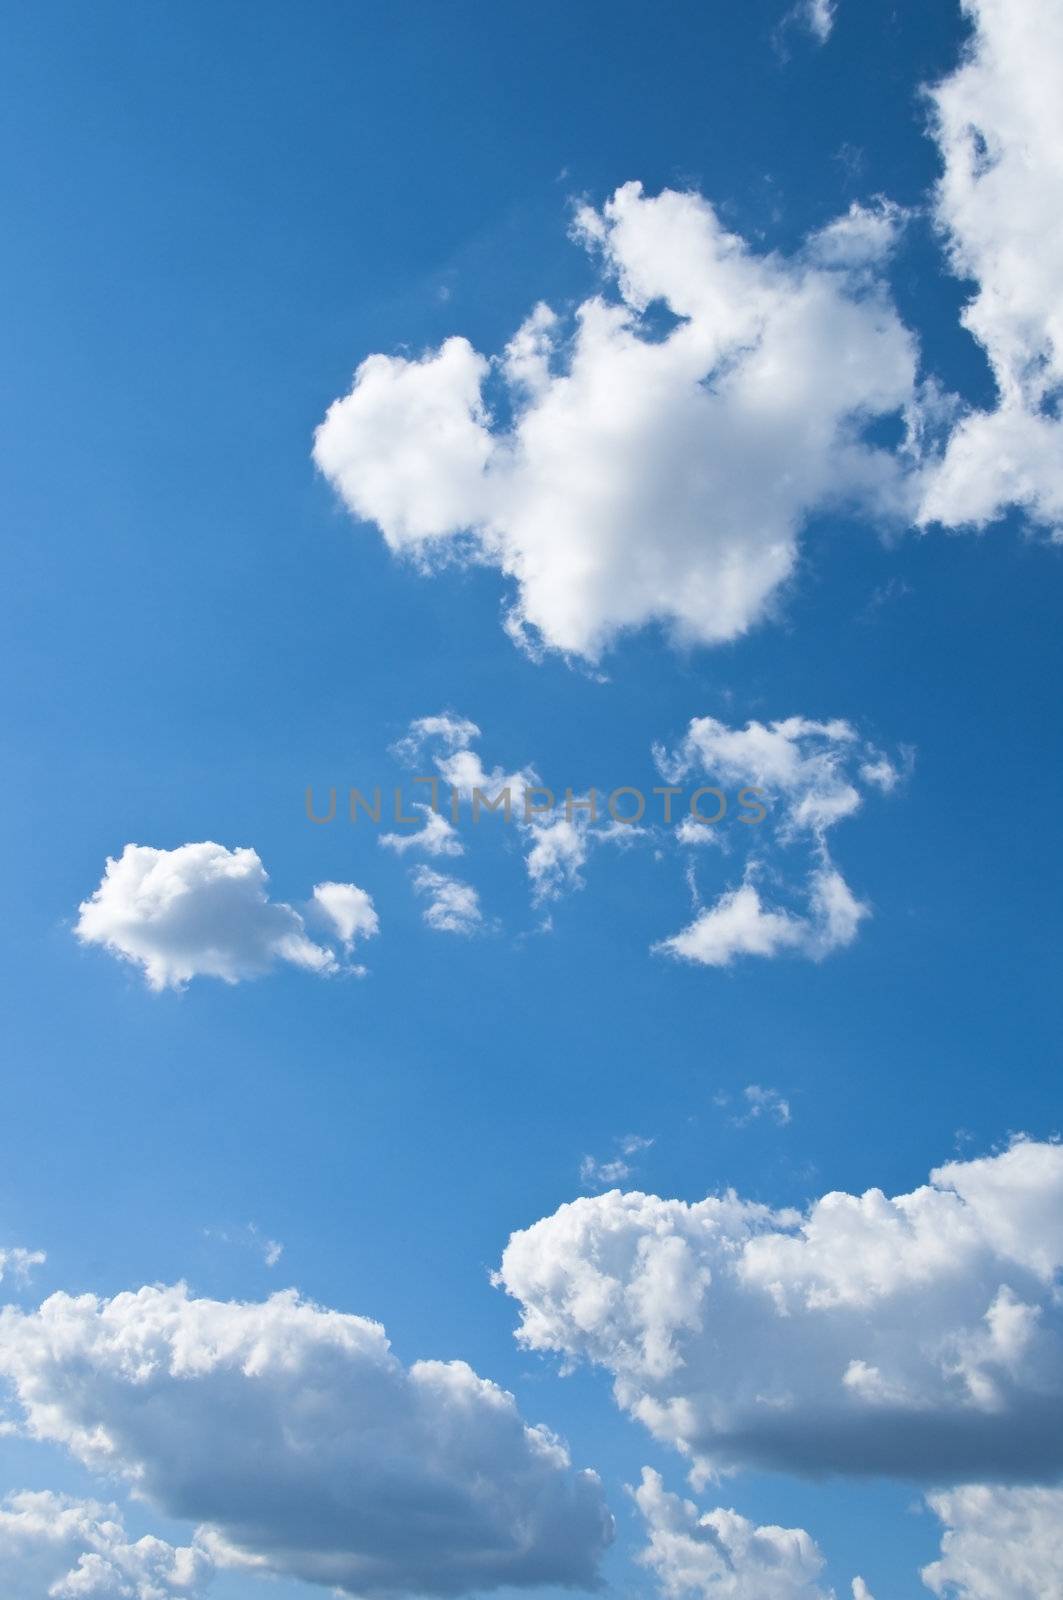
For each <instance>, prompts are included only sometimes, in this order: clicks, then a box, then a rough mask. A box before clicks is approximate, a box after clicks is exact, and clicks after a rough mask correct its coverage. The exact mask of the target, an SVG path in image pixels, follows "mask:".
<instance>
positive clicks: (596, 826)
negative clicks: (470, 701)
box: [381, 712, 641, 932]
mask: <svg viewBox="0 0 1063 1600" xmlns="http://www.w3.org/2000/svg"><path fill="white" fill-rule="evenodd" d="M480 737H481V733H480V729H479V728H478V727H477V725H476V723H475V722H471V721H469V719H468V718H467V717H459V716H456V715H454V714H453V713H452V712H444V713H441V714H440V715H438V716H433V717H420V718H418V720H417V721H415V722H413V723H411V724H410V728H409V730H408V731H407V733H406V734H405V735H404V736H403V738H402V739H400V740H399V741H398V743H397V744H395V745H393V746H392V753H393V754H394V755H396V756H397V757H398V758H399V759H400V760H402V761H404V762H405V763H406V764H407V765H410V766H414V765H417V764H418V763H419V762H424V763H428V762H430V763H431V764H432V765H433V766H434V767H435V770H436V772H437V773H438V780H437V781H438V784H439V789H438V791H437V793H436V796H435V801H436V804H437V805H438V806H439V807H440V809H439V810H438V811H433V809H432V808H431V806H430V805H429V804H428V803H425V804H423V805H420V806H419V807H418V809H419V810H420V811H421V812H422V813H423V815H424V822H423V824H422V825H421V826H420V827H419V828H418V829H417V831H416V832H414V833H410V834H405V835H399V834H386V835H385V836H384V838H383V839H382V840H381V843H382V844H384V845H387V846H388V847H389V848H391V849H394V850H396V851H398V852H399V853H405V852H406V851H407V850H414V849H420V850H423V851H424V852H425V853H426V854H428V855H461V854H463V853H464V845H463V844H462V842H461V840H460V839H459V838H458V835H457V830H456V829H455V827H454V826H453V824H452V823H451V822H449V821H448V820H447V817H446V815H445V812H444V809H443V808H445V807H446V806H448V805H449V804H450V799H449V797H450V796H451V795H455V796H457V797H458V802H459V804H462V805H464V807H465V810H466V815H467V814H468V811H469V807H470V806H471V807H472V808H473V814H474V816H475V815H476V814H477V810H476V808H477V806H479V807H480V808H481V811H482V813H483V815H485V816H487V815H489V814H488V812H487V809H486V808H487V806H488V805H489V804H490V803H491V802H493V801H498V800H499V797H500V796H502V795H503V794H504V793H505V792H506V791H508V793H509V809H508V810H505V809H502V810H501V811H500V815H501V816H503V817H504V818H505V820H506V821H510V820H511V821H512V824H513V826H514V827H515V828H516V830H517V832H518V834H519V836H520V838H521V840H522V842H523V844H524V847H525V854H524V865H525V869H526V871H527V874H528V882H529V885H530V888H531V896H532V903H533V904H534V905H542V904H543V903H544V902H545V901H548V900H556V899H558V898H559V897H560V896H561V895H562V894H565V893H567V892H568V891H570V890H573V889H579V888H582V887H583V881H584V880H583V877H582V869H583V867H584V866H585V865H586V863H587V859H588V857H589V855H590V852H591V849H592V846H593V845H595V844H601V843H610V842H613V843H616V842H618V843H627V842H629V841H630V839H631V838H632V837H634V836H636V835H638V834H639V833H640V831H641V830H640V829H638V828H634V827H628V826H625V825H617V824H614V823H613V822H612V821H610V820H595V821H592V820H591V818H590V814H589V811H588V809H587V807H586V806H585V805H583V804H581V803H579V802H578V801H576V800H574V803H573V805H572V807H571V809H569V808H567V807H566V806H565V805H564V804H552V803H551V800H550V795H551V791H549V790H547V789H543V788H542V785H541V779H540V777H539V774H538V773H537V771H536V769H535V767H534V766H532V765H530V764H526V765H525V766H523V767H521V768H520V769H519V770H518V771H515V772H506V771H505V769H504V768H502V767H499V766H495V767H492V768H490V769H488V768H487V767H486V766H485V765H484V762H483V758H482V757H481V755H480V753H479V751H477V750H475V749H474V748H473V745H474V744H475V742H476V741H477V740H478V739H479V738H480ZM422 776H424V775H423V774H422ZM532 791H535V792H534V793H532ZM477 793H478V794H479V797H480V798H479V800H477V798H476V796H477ZM526 794H530V795H531V800H530V804H531V805H533V806H536V807H539V808H541V813H542V814H540V815H535V814H534V813H532V812H528V813H527V814H526V812H525V796H526ZM583 798H584V799H585V798H586V797H583ZM504 804H505V802H504V801H502V802H501V805H502V806H503V807H504ZM474 826H475V823H474ZM413 881H414V887H415V888H416V889H417V890H418V891H419V892H421V893H429V894H432V895H433V896H434V897H435V898H433V902H432V906H430V908H429V911H430V912H431V913H432V915H431V916H430V915H429V914H428V913H426V916H425V920H426V921H428V922H429V925H430V926H436V927H440V926H443V925H444V922H443V921H441V920H440V919H445V921H446V922H447V923H449V922H451V921H454V922H455V923H456V925H455V926H454V927H449V928H448V931H452V932H468V931H470V930H471V928H472V927H474V926H476V925H478V924H479V922H480V920H481V919H480V915H479V908H478V901H477V899H476V893H475V890H473V889H471V888H469V887H468V886H467V885H464V884H461V883H460V882H459V880H457V879H455V878H450V877H446V876H445V875H443V874H441V873H438V872H434V871H432V870H431V869H429V868H420V869H419V870H418V871H417V872H416V873H415V875H414V880H413ZM437 904H438V905H439V906H440V910H439V911H438V912H435V911H434V910H433V907H434V906H435V905H437ZM463 907H464V911H463Z"/></svg>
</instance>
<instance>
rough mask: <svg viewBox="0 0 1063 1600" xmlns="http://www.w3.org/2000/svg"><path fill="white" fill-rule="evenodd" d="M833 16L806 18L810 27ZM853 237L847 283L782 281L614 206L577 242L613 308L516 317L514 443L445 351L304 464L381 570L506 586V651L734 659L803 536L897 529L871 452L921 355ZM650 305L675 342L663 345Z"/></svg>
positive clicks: (899, 482) (726, 248) (635, 210)
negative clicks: (705, 647) (377, 538)
mask: <svg viewBox="0 0 1063 1600" xmlns="http://www.w3.org/2000/svg"><path fill="white" fill-rule="evenodd" d="M828 9H829V8H828V7H826V6H824V5H818V4H817V6H816V7H814V8H813V12H812V15H814V16H816V17H817V18H818V19H819V20H820V24H821V25H822V23H823V22H824V20H825V19H826V16H827V12H828ZM856 232H859V234H860V249H859V251H857V252H856V254H857V255H858V256H859V260H858V261H857V262H855V264H854V256H853V251H852V249H850V250H848V251H846V250H845V249H840V250H839V249H836V250H835V252H834V255H833V257H832V256H831V252H830V249H829V247H828V246H826V245H825V243H824V240H825V239H826V238H827V237H828V235H827V234H823V235H818V236H816V237H815V238H813V239H812V240H811V241H810V243H809V247H808V249H807V250H806V251H804V252H802V253H800V254H798V255H797V256H794V257H792V258H790V259H786V258H784V257H782V256H780V255H778V254H771V255H757V254H756V253H754V252H753V251H752V250H751V249H750V248H749V247H748V246H747V245H746V243H745V242H744V241H743V240H741V239H740V238H738V237H736V236H735V235H733V234H729V233H728V232H726V230H725V229H724V228H723V227H722V225H721V223H720V220H719V217H718V216H717V214H716V212H715V211H714V209H713V207H712V206H711V205H710V204H709V203H708V202H707V201H706V200H704V199H702V198H701V197H700V196H699V195H697V194H693V193H685V194H681V193H676V192H673V191H668V190H666V191H665V192H663V193H662V194H660V195H658V196H656V197H650V196H647V195H645V194H644V193H643V191H642V188H641V186H640V185H639V184H636V183H629V184H626V185H624V186H623V187H622V188H620V189H618V190H617V191H616V193H615V194H614V195H613V197H612V199H610V200H609V201H608V202H607V203H606V204H605V206H604V207H603V208H602V210H601V211H600V212H597V211H594V210H593V209H591V208H590V207H584V208H583V209H582V210H581V211H580V213H579V217H578V222H577V229H576V233H577V236H578V238H579V239H580V240H581V241H582V242H583V243H584V244H585V245H586V246H587V247H588V249H590V250H592V251H594V252H596V253H598V254H599V256H600V259H601V262H602V265H603V268H604V272H605V276H606V278H607V280H608V281H609V282H610V283H611V284H613V285H615V287H616V289H617V291H618V294H619V298H618V299H606V298H603V297H601V296H594V297H592V298H590V299H588V300H586V301H584V303H583V304H582V305H581V306H580V307H579V310H578V312H577V315H576V319H575V324H574V327H573V328H572V330H571V331H570V332H566V331H565V329H564V328H563V326H562V324H561V322H560V321H559V319H558V318H557V317H556V316H555V315H554V313H553V312H552V311H550V310H549V308H547V307H545V306H540V307H538V308H537V309H536V310H535V311H534V312H533V313H532V315H531V316H530V317H529V319H528V320H527V321H526V322H525V324H524V325H523V327H522V328H521V329H520V330H519V331H518V333H517V334H516V336H515V337H514V339H513V340H512V342H511V343H510V345H509V346H508V348H507V350H506V352H505V355H504V356H503V357H502V358H501V359H500V360H499V361H497V362H495V363H494V364H493V369H494V370H495V371H496V372H497V373H498V374H500V375H501V378H502V380H503V381H504V382H505V384H506V385H507V386H508V390H509V400H510V402H511V404H512V408H513V413H514V415H513V421H512V424H511V425H509V426H505V427H503V426H497V425H496V424H495V422H494V419H493V418H492V417H491V416H490V415H489V414H488V412H487V410H486V406H485V402H484V400H483V392H482V386H483V383H484V380H485V378H486V377H487V375H488V372H489V371H490V370H492V364H491V363H489V362H488V361H487V360H486V359H485V358H484V357H483V356H481V355H479V354H477V352H476V351H474V350H473V349H472V347H471V346H470V345H469V344H468V343H467V341H466V340H464V339H461V338H452V339H449V340H447V342H446V343H445V344H444V345H443V346H442V347H441V348H440V349H439V350H438V351H430V352H428V353H427V354H425V355H424V356H423V357H421V358H419V359H414V360H408V359H406V358H404V357H399V356H395V357H390V356H385V355H374V356H370V357H369V358H368V360H366V361H365V362H363V363H362V365H361V366H360V367H359V369H358V371H357V373H356V375H355V379H354V385H353V387H352V389H351V391H350V393H349V394H348V395H346V396H345V397H343V398H342V399H340V400H337V401H336V402H335V404H333V405H332V406H331V407H330V409H329V412H328V415H327V416H326V418H325V420H324V422H323V423H322V424H321V426H320V427H319V429H318V430H317V434H316V437H315V443H314V458H315V461H316V463H317V465H318V467H319V468H320V469H321V471H322V472H323V473H324V474H325V476H326V477H327V478H328V479H329V481H330V482H331V483H332V484H333V486H334V487H335V489H336V490H337V492H338V493H339V495H340V496H341V498H342V499H343V501H344V503H345V504H346V506H347V507H348V509H349V510H350V511H351V512H352V514H353V515H354V516H356V517H358V518H361V519H364V520H366V521H371V522H375V523H376V524H377V525H378V527H379V528H380V530H381V532H382V533H383V535H384V537H385V539H386V540H387V543H388V545H389V546H390V548H391V549H392V550H393V551H394V552H395V553H396V554H403V555H409V556H412V557H413V558H414V559H415V560H418V561H421V562H422V563H426V564H427V563H430V562H431V561H433V560H435V559H438V558H439V557H440V556H442V555H450V556H453V557H457V558H458V559H469V560H476V561H487V562H489V563H492V564H494V565H495V566H497V567H498V568H499V569H500V570H501V571H502V572H504V573H505V574H507V575H508V576H509V577H510V578H512V579H513V580H514V582H515V585H516V599H515V602H514V605H513V609H512V611H511V614H510V628H511V631H512V632H513V633H514V634H515V635H516V636H518V637H521V638H524V639H525V640H527V641H530V642H532V643H534V641H535V640H536V639H538V640H541V642H542V643H543V644H545V645H546V646H547V647H550V648H553V649H557V650H561V651H565V652H569V653H572V654H574V655H579V656H583V657H585V658H588V659H591V660H594V659H596V658H597V657H598V656H599V655H600V654H601V653H602V651H603V650H605V649H606V648H607V647H608V646H609V644H610V643H611V642H612V641H613V640H614V639H615V637H616V635H617V634H618V633H620V632H621V631H623V630H624V629H628V628H636V627H641V626H643V625H645V624H647V623H649V622H653V621H661V622H663V623H665V624H666V625H667V626H668V627H669V628H670V629H671V630H672V632H673V633H674V634H675V635H676V636H677V637H678V638H680V639H681V640H686V641H692V642H698V643H703V644H712V643H717V642H719V641H722V640H727V639H733V638H736V637H737V636H739V635H740V634H742V633H744V632H745V631H746V630H748V629H749V628H750V627H752V626H753V625H754V624H755V623H756V622H758V621H759V620H760V619H761V618H762V617H764V615H765V614H766V612H767V611H768V609H769V607H770V605H771V603H772V601H773V599H774V597H775V596H776V594H777V592H778V590H779V587H780V585H782V584H783V583H784V582H785V581H786V579H787V578H788V577H789V576H790V575H791V573H792V572H793V569H794V566H795V563H796V559H797V553H798V539H799V535H800V533H801V530H802V527H803V525H804V523H805V521H806V520H807V518H808V517H809V516H810V515H811V514H813V513H814V512H816V511H819V510H822V509H825V508H827V507H830V506H840V505H844V504H851V503H860V504H863V505H867V506H868V507H869V508H874V509H875V510H876V511H878V512H881V513H883V514H885V515H887V516H897V515H899V516H902V517H907V516H908V515H909V513H910V509H911V505H910V499H911V491H910V488H909V485H908V481H907V475H906V471H905V469H904V467H903V466H902V465H901V464H900V462H899V460H898V458H897V457H896V456H895V455H893V454H891V453H890V452H888V451H885V450H880V449H877V448H874V447H872V446H871V445H869V444H867V443H866V442H864V439H863V434H864V430H865V426H866V424H867V423H868V422H869V421H871V420H872V419H874V418H876V417H881V416H887V415H891V414H894V413H898V412H901V411H902V410H904V409H905V408H906V407H909V406H910V405H911V404H912V403H913V401H914V394H915V391H914V377H915V349H914V345H913V341H912V339H911V337H910V335H909V334H908V332H907V331H906V329H905V328H904V327H903V326H902V324H901V322H900V320H899V318H898V316H897V314H896V312H895V311H894V309H893V307H892V306H891V304H890V302H889V300H888V298H887V294H886V291H885V289H884V287H883V286H882V282H881V278H880V276H879V275H878V274H876V272H875V270H874V264H873V261H872V254H873V252H872V250H871V246H870V244H869V239H870V237H871V233H872V232H873V229H872V228H871V226H870V224H865V225H864V226H863V227H862V228H857V227H856V225H855V223H853V222H850V233H856ZM879 233H880V237H881V238H882V239H883V240H884V234H883V230H882V229H880V230H879ZM838 237H839V238H840V235H839V236H838ZM835 242H836V243H837V240H836V241H835ZM882 248H883V249H884V248H886V244H885V242H883V244H882ZM655 303H662V304H663V305H665V306H666V307H667V309H668V310H669V311H670V312H671V313H672V314H673V316H674V318H675V319H676V321H675V322H674V324H673V326H672V327H670V328H669V329H668V331H667V332H666V333H665V334H664V336H663V337H657V336H655V334H654V333H653V330H652V324H651V321H650V319H649V317H648V316H647V311H648V308H649V307H650V306H651V305H653V304H655Z"/></svg>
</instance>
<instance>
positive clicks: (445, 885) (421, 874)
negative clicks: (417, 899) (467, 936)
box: [413, 867, 483, 933]
mask: <svg viewBox="0 0 1063 1600" xmlns="http://www.w3.org/2000/svg"><path fill="white" fill-rule="evenodd" d="M413 886H414V888H415V889H416V891H417V893H418V894H420V895H424V897H425V898H426V899H427V901H428V904H427V905H426V906H425V908H424V920H425V922H426V923H427V924H428V926H429V927H430V928H434V929H435V930H436V932H437V933H475V932H476V931H477V930H478V929H479V928H481V927H482V926H483V913H482V912H481V910H480V897H479V895H478V894H477V892H476V890H475V889H474V888H473V886H472V884H471V883H462V881H461V879H460V878H452V877H450V876H448V874H447V873H445V872H436V871H434V870H433V868H431V867H418V868H417V870H416V872H415V873H414V874H413Z"/></svg>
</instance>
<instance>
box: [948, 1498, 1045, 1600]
mask: <svg viewBox="0 0 1063 1600" xmlns="http://www.w3.org/2000/svg"><path fill="white" fill-rule="evenodd" d="M927 1498H928V1500H929V1503H930V1505H931V1507H932V1508H933V1510H934V1511H935V1512H936V1513H937V1515H938V1516H939V1517H940V1519H941V1521H942V1522H943V1523H944V1524H945V1534H944V1537H943V1538H942V1541H941V1559H940V1560H938V1561H933V1562H931V1564H930V1565H929V1566H927V1567H924V1568H923V1572H922V1578H923V1582H924V1583H925V1584H926V1586H927V1588H928V1589H931V1590H933V1592H934V1594H936V1595H947V1596H949V1597H950V1600H1060V1597H1061V1596H1063V1489H1058V1488H1055V1489H1046V1488H1038V1489H1027V1488H1022V1489H1013V1488H1001V1487H998V1486H993V1485H988V1484H969V1485H967V1486H965V1487H964V1488H960V1489H953V1490H952V1491H951V1492H950V1493H948V1494H932V1495H929V1496H928V1497H927Z"/></svg>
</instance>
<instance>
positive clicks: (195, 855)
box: [74, 841, 378, 990]
mask: <svg viewBox="0 0 1063 1600" xmlns="http://www.w3.org/2000/svg"><path fill="white" fill-rule="evenodd" d="M268 881H269V880H268V875H267V873H266V869H265V867H264V866H263V865H262V862H261V861H260V860H259V858H258V855H257V854H256V853H255V851H254V850H251V849H237V850H227V849H226V848H225V846H224V845H220V844H213V843H211V842H210V841H205V842H203V843H202V844H184V845H179V846H178V848H177V849H176V850H155V849H153V848H152V847H151V846H150V845H140V844H127V845H126V847H125V849H124V850H123V852H122V854H121V855H120V856H119V857H117V858H114V857H111V858H109V859H108V861H107V869H106V871H105V873H104V876H103V879H102V881H101V883H100V884H99V886H98V887H97V889H96V890H95V891H94V893H93V894H92V896H91V898H90V899H88V900H85V901H83V902H82V904H81V906H80V907H79V908H78V909H79V916H78V921H77V924H76V926H75V929H74V932H75V934H76V936H77V938H78V939H79V940H80V941H81V942H82V944H97V945H102V946H103V948H104V949H106V950H109V951H110V952H111V954H112V955H116V956H119V957H121V958H122V959H123V960H126V961H130V962H133V963H134V964H135V965H137V966H140V967H142V968H143V971H144V976H145V978H146V979H147V982H148V984H149V986H150V987H151V988H152V989H157V990H158V989H167V988H170V989H180V988H183V987H184V985H185V984H186V983H188V982H189V981H190V980H191V979H192V978H200V977H209V978H221V979H223V980H224V982H226V983H239V982H240V981H241V980H242V979H245V978H257V977H260V976H261V975H262V974H263V973H265V972H268V971H269V970H270V969H271V968H272V967H274V966H276V965H277V964H278V963H280V962H288V963H290V964H291V965H293V966H297V967H302V968H304V969H305V970H306V971H309V972H316V973H324V974H328V973H334V972H337V971H339V970H340V963H339V960H338V958H337V955H336V953H335V951H334V950H333V949H331V948H329V947H328V946H327V945H325V944H323V943H315V941H314V940H313V939H311V938H310V936H309V934H308V933H307V931H306V924H305V922H304V920H303V917H302V916H301V915H300V913H299V912H298V911H296V910H295V909H294V908H293V907H292V906H290V905H287V904H285V902H284V901H281V900H271V899H270V898H269V891H268ZM313 904H314V906H315V909H316V910H317V912H318V913H319V914H320V916H321V920H322V922H323V923H324V924H325V925H326V926H327V927H328V928H329V929H330V930H331V932H332V934H333V935H335V936H336V937H337V938H338V939H339V941H340V943H341V944H342V945H343V947H344V949H346V950H349V949H350V948H351V946H352V944H353V943H354V941H355V940H356V939H357V938H359V937H369V936H370V935H372V934H374V933H376V931H377V926H378V924H377V918H376V913H375V911H374V910H373V903H372V900H371V898H370V897H369V895H368V894H367V893H366V892H365V890H363V889H359V888H357V887H356V886H355V885H354V884H349V883H346V884H345V883H323V884H318V885H317V887H316V888H315V890H314V902H313Z"/></svg>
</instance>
